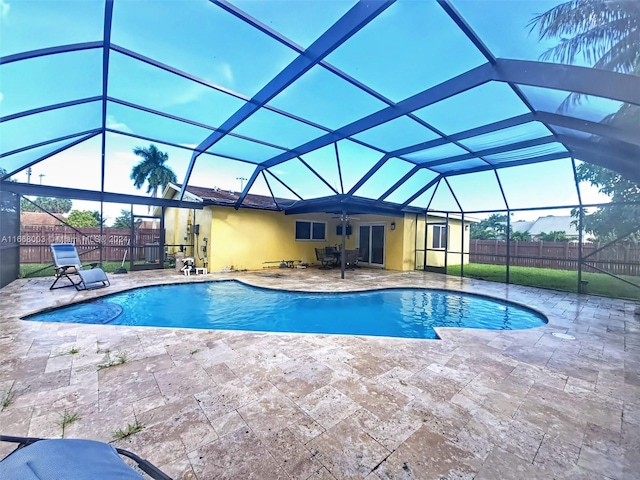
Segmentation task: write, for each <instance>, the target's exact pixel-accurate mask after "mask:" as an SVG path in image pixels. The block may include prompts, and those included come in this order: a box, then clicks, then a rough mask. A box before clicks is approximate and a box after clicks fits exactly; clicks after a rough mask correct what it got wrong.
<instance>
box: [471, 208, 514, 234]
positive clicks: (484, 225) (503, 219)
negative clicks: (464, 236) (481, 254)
mask: <svg viewBox="0 0 640 480" xmlns="http://www.w3.org/2000/svg"><path fill="white" fill-rule="evenodd" d="M506 232H507V216H506V215H501V214H499V213H494V214H492V215H491V216H490V217H488V218H485V219H484V220H482V221H480V222H478V223H472V224H471V233H470V238H471V239H472V240H493V239H500V238H505V237H506Z"/></svg>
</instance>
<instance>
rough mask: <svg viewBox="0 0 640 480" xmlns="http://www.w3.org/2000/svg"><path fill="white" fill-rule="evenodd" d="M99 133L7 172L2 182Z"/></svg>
mask: <svg viewBox="0 0 640 480" xmlns="http://www.w3.org/2000/svg"><path fill="white" fill-rule="evenodd" d="M99 133H100V131H99V130H95V131H93V132H91V133H89V134H87V135H85V136H83V137H81V138H78V139H77V140H75V141H73V142H71V143H67V144H66V145H63V146H62V147H59V148H56V149H55V150H53V151H51V152H49V153H47V154H45V155H42V156H40V157H38V158H36V159H35V160H32V161H30V162H28V163H26V164H24V165H21V166H20V167H18V168H15V169H13V170H12V171H10V172H7V173H6V174H5V175H3V176H2V177H0V180H4V179H5V178H9V177H10V176H11V175H15V174H16V173H18V172H20V171H22V170H24V169H25V168H29V167H31V166H33V165H35V164H36V163H39V162H41V161H43V160H46V159H47V158H50V157H53V156H54V155H57V154H58V153H60V152H63V151H64V150H66V149H67V148H71V147H75V146H76V145H78V144H79V143H82V142H84V141H85V140H89V139H90V138H93V137H95V136H96V135H98V134H99Z"/></svg>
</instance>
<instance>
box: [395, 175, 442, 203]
mask: <svg viewBox="0 0 640 480" xmlns="http://www.w3.org/2000/svg"><path fill="white" fill-rule="evenodd" d="M441 178H442V175H438V176H437V177H436V178H434V179H433V180H431V181H430V182H429V183H427V184H426V185H425V186H424V187H422V188H421V189H420V190H418V191H417V192H416V193H414V194H413V195H412V196H410V197H409V199H408V200H406V201H405V202H404V203H403V204H402V208H404V207H406V206H407V205H409V204H410V203H411V202H413V201H414V200H415V199H416V198H418V197H419V196H420V195H422V194H423V193H424V192H426V191H427V190H429V189H430V188H431V187H432V186H433V185H435V184H436V183H438V182H439V181H440V179H441ZM434 193H435V191H434Z"/></svg>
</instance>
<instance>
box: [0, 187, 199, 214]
mask: <svg viewBox="0 0 640 480" xmlns="http://www.w3.org/2000/svg"><path fill="white" fill-rule="evenodd" d="M0 185H1V186H2V190H6V191H9V192H14V193H17V194H19V195H33V196H38V197H56V198H71V199H73V200H88V201H92V202H99V201H101V199H102V198H103V196H104V201H105V202H109V203H129V204H136V205H151V206H158V207H162V206H165V207H174V208H193V209H198V210H202V208H203V205H202V203H200V202H188V201H178V200H172V199H168V198H154V197H143V196H140V195H127V194H122V193H109V192H99V191H97V190H95V191H94V190H82V189H79V188H64V187H52V186H50V185H38V184H35V183H18V182H2V183H0Z"/></svg>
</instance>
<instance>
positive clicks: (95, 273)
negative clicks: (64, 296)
mask: <svg viewBox="0 0 640 480" xmlns="http://www.w3.org/2000/svg"><path fill="white" fill-rule="evenodd" d="M50 248H51V257H52V258H53V263H54V268H55V271H56V274H55V276H56V279H55V280H54V282H53V283H52V284H51V286H50V287H49V290H54V287H55V284H56V283H58V280H60V279H61V278H66V279H67V280H69V282H71V285H62V286H58V287H55V288H64V287H71V286H73V287H76V290H89V289H92V288H102V287H108V286H109V285H110V283H109V279H108V278H107V275H106V274H105V273H104V270H102V269H101V268H98V263H91V264H90V267H91V268H90V269H86V270H85V269H84V268H83V267H82V262H81V261H80V257H79V256H78V251H77V250H76V246H75V245H74V244H73V243H52V244H51V245H50ZM71 275H76V276H77V277H78V281H77V282H76V281H74V279H73V278H71Z"/></svg>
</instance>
